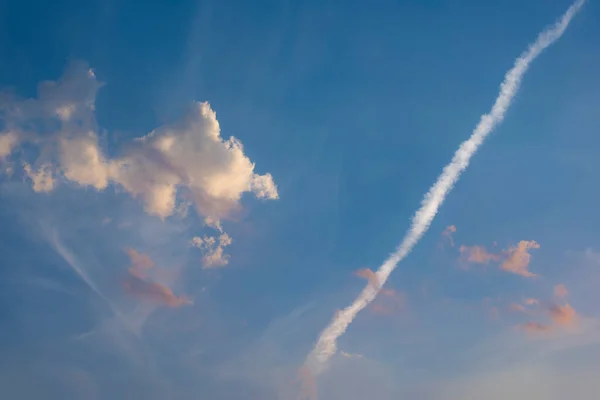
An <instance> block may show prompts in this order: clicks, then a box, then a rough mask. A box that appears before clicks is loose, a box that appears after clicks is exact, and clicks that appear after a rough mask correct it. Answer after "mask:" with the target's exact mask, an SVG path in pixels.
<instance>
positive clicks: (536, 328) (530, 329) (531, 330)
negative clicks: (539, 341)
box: [519, 322, 552, 334]
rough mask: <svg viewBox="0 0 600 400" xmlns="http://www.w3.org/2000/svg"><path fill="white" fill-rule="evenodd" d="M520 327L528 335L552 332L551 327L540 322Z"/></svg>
mask: <svg viewBox="0 0 600 400" xmlns="http://www.w3.org/2000/svg"><path fill="white" fill-rule="evenodd" d="M519 327H520V328H521V329H523V330H524V331H525V332H527V333H528V334H540V333H548V332H550V331H552V327H551V326H550V325H544V324H541V323H539V322H528V323H526V324H523V325H519Z"/></svg>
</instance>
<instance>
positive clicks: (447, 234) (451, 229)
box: [442, 225, 456, 247]
mask: <svg viewBox="0 0 600 400" xmlns="http://www.w3.org/2000/svg"><path fill="white" fill-rule="evenodd" d="M455 232H456V226H454V225H449V226H447V227H446V229H444V231H443V232H442V239H443V240H444V241H445V242H448V243H449V244H450V247H454V238H453V237H452V234H453V233H455Z"/></svg>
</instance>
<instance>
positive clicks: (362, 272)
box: [354, 268, 379, 288]
mask: <svg viewBox="0 0 600 400" xmlns="http://www.w3.org/2000/svg"><path fill="white" fill-rule="evenodd" d="M354 275H356V276H358V277H360V278H363V279H366V280H368V281H369V283H370V284H371V285H372V286H373V287H375V288H379V278H377V275H375V272H373V271H372V270H371V269H369V268H362V269H359V270H358V271H356V272H354Z"/></svg>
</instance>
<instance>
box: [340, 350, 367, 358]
mask: <svg viewBox="0 0 600 400" xmlns="http://www.w3.org/2000/svg"><path fill="white" fill-rule="evenodd" d="M340 354H341V355H342V356H343V357H346V358H364V356H363V355H362V354H355V353H347V352H345V351H343V350H342V351H341V352H340Z"/></svg>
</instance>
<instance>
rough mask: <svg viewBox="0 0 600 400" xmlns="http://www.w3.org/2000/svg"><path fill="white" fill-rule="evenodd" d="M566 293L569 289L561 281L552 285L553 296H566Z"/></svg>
mask: <svg viewBox="0 0 600 400" xmlns="http://www.w3.org/2000/svg"><path fill="white" fill-rule="evenodd" d="M568 294H569V291H568V290H567V287H566V286H565V285H563V284H562V283H561V284H559V285H556V286H554V296H556V297H558V298H563V297H567V295H568Z"/></svg>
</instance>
